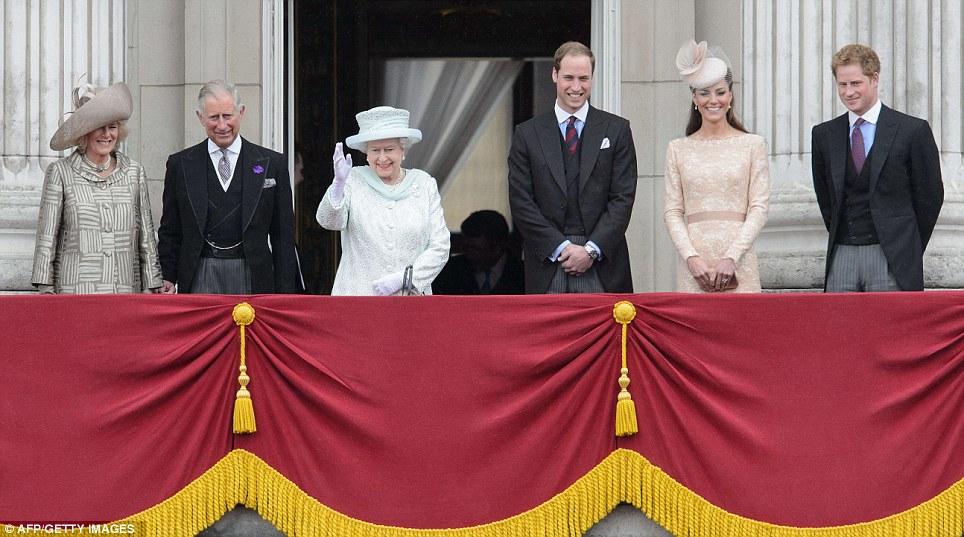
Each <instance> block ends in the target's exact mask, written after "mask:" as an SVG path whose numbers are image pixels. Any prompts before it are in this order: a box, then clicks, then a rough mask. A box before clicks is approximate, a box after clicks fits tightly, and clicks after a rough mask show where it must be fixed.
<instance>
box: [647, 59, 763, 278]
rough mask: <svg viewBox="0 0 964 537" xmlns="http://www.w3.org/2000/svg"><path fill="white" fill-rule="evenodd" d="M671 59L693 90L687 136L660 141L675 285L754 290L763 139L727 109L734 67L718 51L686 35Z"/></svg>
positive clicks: (759, 223)
mask: <svg viewBox="0 0 964 537" xmlns="http://www.w3.org/2000/svg"><path fill="white" fill-rule="evenodd" d="M676 63H677V67H678V68H679V70H680V75H681V76H682V77H683V79H684V80H685V81H686V82H687V83H688V84H689V86H690V90H691V91H692V94H693V103H692V104H693V108H692V109H691V110H690V119H689V124H688V125H687V127H686V138H680V139H677V140H673V141H672V142H670V144H669V147H668V148H667V149H666V203H665V213H664V215H663V216H664V219H665V220H666V227H667V229H668V230H669V235H670V237H671V238H672V240H673V244H674V245H676V250H677V251H678V252H679V255H680V268H679V270H677V289H678V290H679V291H684V292H692V293H699V292H722V291H726V292H730V291H732V292H737V293H758V292H760V272H759V269H758V267H757V257H756V253H755V252H754V251H753V241H754V239H756V237H757V235H758V234H759V233H760V230H761V229H763V225H764V224H765V223H766V219H767V208H768V205H769V198H770V177H769V171H768V165H767V148H766V143H765V142H764V140H763V138H762V137H760V136H758V135H755V134H750V133H748V132H747V131H746V129H745V128H744V127H743V125H742V124H741V123H740V121H739V120H738V119H737V118H736V116H735V115H734V113H733V106H732V103H733V74H732V71H731V70H730V68H729V66H728V65H727V62H726V61H725V59H724V58H723V57H722V53H718V52H717V53H715V54H714V53H713V52H709V53H708V52H707V50H706V42H705V41H704V42H701V43H700V44H699V45H697V44H696V42H695V41H691V42H689V43H687V44H685V45H683V47H682V48H681V49H680V51H679V53H678V54H677V57H676ZM734 283H735V284H736V285H735V287H734Z"/></svg>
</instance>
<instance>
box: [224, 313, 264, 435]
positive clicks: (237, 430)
mask: <svg viewBox="0 0 964 537" xmlns="http://www.w3.org/2000/svg"><path fill="white" fill-rule="evenodd" d="M231 318H233V319H234V324H236V325H238V328H240V331H241V366H240V367H239V368H238V369H239V371H240V373H241V374H240V375H238V384H240V385H241V387H240V388H238V393H237V394H235V396H234V434H250V433H253V432H256V431H257V430H258V425H257V424H256V423H255V421H254V401H252V400H251V392H249V391H248V383H249V382H251V377H249V376H248V366H247V363H246V362H245V360H246V359H247V356H246V355H245V348H244V327H245V326H248V325H249V324H251V323H253V322H254V307H252V306H251V304H248V303H247V302H242V303H240V304H238V305H237V306H235V307H234V311H232V312H231Z"/></svg>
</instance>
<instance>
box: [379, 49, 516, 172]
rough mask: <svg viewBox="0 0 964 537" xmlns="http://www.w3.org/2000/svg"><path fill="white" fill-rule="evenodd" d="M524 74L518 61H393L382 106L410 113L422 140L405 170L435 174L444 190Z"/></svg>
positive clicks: (387, 68)
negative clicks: (497, 107)
mask: <svg viewBox="0 0 964 537" xmlns="http://www.w3.org/2000/svg"><path fill="white" fill-rule="evenodd" d="M521 69H522V62H521V61H514V60H501V59H500V60H461V59H459V60H444V59H433V60H406V59H399V60H388V61H386V62H385V70H384V78H383V79H382V80H383V87H384V89H383V92H382V96H383V99H382V102H379V103H376V105H388V106H394V107H397V108H404V109H406V110H408V111H409V112H410V113H411V125H412V127H415V128H417V129H420V130H421V131H422V141H421V142H420V143H418V144H416V145H414V146H412V148H411V149H409V150H408V152H407V153H406V154H405V167H406V168H420V169H423V170H425V171H427V172H428V173H430V174H431V175H433V176H434V177H435V178H436V179H437V180H438V183H439V187H441V186H442V185H443V184H445V181H446V180H447V179H448V178H450V177H452V176H454V175H455V174H456V173H457V172H458V170H459V167H460V166H461V164H462V162H463V161H464V159H465V157H467V156H468V154H469V152H470V150H471V149H472V146H473V145H474V142H475V140H476V138H477V137H478V135H479V134H480V133H481V132H482V127H484V126H485V124H486V122H487V121H488V119H489V117H490V113H491V111H492V109H493V106H492V105H493V103H495V102H496V101H497V100H498V99H500V98H501V97H502V96H503V95H504V94H505V93H506V92H508V91H509V90H511V89H512V85H513V83H514V82H515V79H516V76H518V74H519V71H520V70H521Z"/></svg>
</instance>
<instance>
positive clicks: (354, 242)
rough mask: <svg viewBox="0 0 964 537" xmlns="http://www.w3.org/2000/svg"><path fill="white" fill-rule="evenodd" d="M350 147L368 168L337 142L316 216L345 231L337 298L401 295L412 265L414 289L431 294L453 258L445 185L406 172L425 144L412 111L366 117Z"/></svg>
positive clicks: (378, 111)
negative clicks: (415, 148)
mask: <svg viewBox="0 0 964 537" xmlns="http://www.w3.org/2000/svg"><path fill="white" fill-rule="evenodd" d="M355 118H356V119H357V120H358V128H359V132H358V134H356V135H354V136H349V137H348V139H347V140H345V142H346V143H347V144H348V147H350V148H352V149H358V150H359V151H363V152H364V153H365V154H366V155H367V157H368V166H358V167H354V168H353V167H352V165H351V155H348V156H347V157H346V156H345V154H344V152H343V150H342V145H341V143H338V144H335V154H334V157H333V162H334V171H335V178H334V180H333V181H332V184H331V186H330V187H329V188H328V190H327V191H326V192H325V196H324V198H322V200H321V203H320V204H319V205H318V212H317V213H316V214H315V218H316V219H317V220H318V223H319V224H321V225H322V227H324V228H325V229H331V230H340V231H341V247H342V256H341V262H340V263H339V264H338V272H337V273H336V274H335V284H334V287H333V288H332V290H331V294H333V295H380V296H385V295H394V294H399V293H400V292H401V291H402V288H403V284H404V283H405V273H406V268H407V267H411V287H412V290H413V291H414V292H416V293H420V294H432V281H433V280H434V279H435V277H436V276H438V274H439V272H441V271H442V267H444V266H445V262H446V261H448V258H449V230H448V227H447V226H446V225H445V218H444V217H443V215H442V199H441V197H440V196H439V192H438V185H437V184H436V182H435V179H434V178H433V177H432V176H431V175H429V174H428V173H426V172H424V171H422V170H418V169H404V168H402V166H401V165H402V160H404V159H405V150H406V149H407V148H408V147H409V146H410V145H412V144H414V143H417V142H418V141H419V140H421V139H422V133H421V131H419V130H418V129H412V128H409V126H408V124H409V121H408V118H409V114H408V111H407V110H401V109H398V108H392V107H390V106H379V107H376V108H372V109H371V110H366V111H364V112H361V113H359V114H358V115H357V116H355Z"/></svg>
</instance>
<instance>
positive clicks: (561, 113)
mask: <svg viewBox="0 0 964 537" xmlns="http://www.w3.org/2000/svg"><path fill="white" fill-rule="evenodd" d="M555 110H556V123H559V124H562V123H565V122H566V121H569V116H576V119H578V120H579V121H582V124H583V125H585V124H586V116H587V115H589V101H588V100H587V101H586V102H584V103H582V107H581V108H579V110H576V113H575V114H570V113H569V112H566V111H565V110H563V109H562V107H561V106H559V99H556V106H555Z"/></svg>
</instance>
